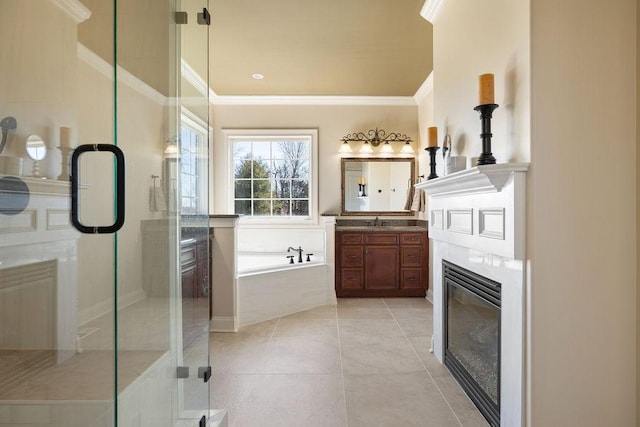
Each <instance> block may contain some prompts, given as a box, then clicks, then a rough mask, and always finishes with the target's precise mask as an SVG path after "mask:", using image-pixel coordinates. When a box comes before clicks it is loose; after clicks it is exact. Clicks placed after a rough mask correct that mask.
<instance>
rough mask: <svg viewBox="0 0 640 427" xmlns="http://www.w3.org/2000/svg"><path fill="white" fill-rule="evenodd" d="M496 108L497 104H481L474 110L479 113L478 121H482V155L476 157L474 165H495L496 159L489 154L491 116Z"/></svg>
mask: <svg viewBox="0 0 640 427" xmlns="http://www.w3.org/2000/svg"><path fill="white" fill-rule="evenodd" d="M496 108H498V104H483V105H478V106H477V107H475V108H474V110H476V111H477V112H479V113H480V120H481V121H482V133H481V134H480V138H482V154H480V157H478V160H477V161H476V165H495V164H496V158H495V157H493V153H491V137H492V136H493V134H492V133H491V115H492V113H493V111H494V110H495V109H496Z"/></svg>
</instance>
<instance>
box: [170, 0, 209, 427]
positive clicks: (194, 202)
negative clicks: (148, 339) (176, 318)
mask: <svg viewBox="0 0 640 427" xmlns="http://www.w3.org/2000/svg"><path fill="white" fill-rule="evenodd" d="M178 10H179V11H180V12H182V13H183V14H185V15H186V17H187V22H188V23H187V24H183V25H178V26H177V30H178V37H179V40H180V42H179V58H180V61H179V63H180V70H179V77H180V78H179V80H178V81H179V92H180V97H179V103H178V104H179V106H180V111H179V112H178V113H179V114H178V132H177V142H178V146H179V149H178V156H177V171H176V172H177V173H176V176H177V178H178V185H177V188H178V190H179V191H178V192H179V198H178V201H179V205H178V207H177V209H176V210H177V211H178V212H179V214H180V224H181V228H180V243H181V244H180V247H181V256H180V266H181V271H180V279H181V280H180V296H181V304H180V310H181V315H180V318H181V321H182V327H181V329H180V331H179V332H180V333H181V335H182V338H181V343H182V352H181V353H180V354H179V356H178V364H179V366H184V367H186V368H187V369H188V371H189V376H188V378H184V379H183V380H182V381H181V383H180V388H179V400H178V402H179V405H180V406H181V414H182V418H184V419H188V418H200V417H201V416H202V415H203V414H205V413H208V408H209V384H210V382H209V377H210V375H211V369H210V368H209V332H208V331H209V313H210V309H209V308H210V303H209V301H210V300H209V298H210V297H209V295H210V286H209V283H210V280H209V265H210V264H209V258H210V257H209V249H210V238H209V227H208V222H209V217H208V205H209V200H208V194H209V191H208V188H209V185H208V183H209V173H208V172H209V139H210V132H209V108H208V106H209V102H208V95H209V94H208V88H209V84H208V63H209V55H208V40H209V22H210V17H209V15H208V1H203V0H182V1H180V2H178Z"/></svg>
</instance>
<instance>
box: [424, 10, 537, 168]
mask: <svg viewBox="0 0 640 427" xmlns="http://www.w3.org/2000/svg"><path fill="white" fill-rule="evenodd" d="M528 14H529V2H528V1H500V0H491V1H482V2H479V1H473V0H460V1H445V2H443V4H442V6H441V7H440V10H439V11H438V14H437V16H436V19H435V22H434V36H433V38H434V43H433V45H434V50H433V61H434V67H433V80H434V103H435V107H434V121H433V124H432V125H430V126H437V127H438V133H439V139H440V141H439V145H441V143H442V139H443V138H444V135H445V134H446V132H448V133H449V135H451V139H452V142H453V153H454V154H455V155H465V156H467V159H468V161H469V160H470V159H471V158H472V157H477V156H479V155H480V153H481V152H482V146H481V141H480V136H479V135H480V131H481V128H480V119H479V115H478V113H477V112H476V111H474V110H473V108H474V107H475V106H476V105H478V76H479V75H480V74H484V73H493V74H494V75H495V102H496V104H499V105H500V107H499V108H498V109H497V110H496V111H495V112H494V113H493V117H494V119H493V122H492V131H493V140H492V142H493V143H492V150H493V154H494V156H495V157H496V159H497V161H498V162H500V163H504V162H514V161H515V162H518V161H528V160H529V141H530V137H529V102H528V101H529V96H530V95H529V78H530V77H529V15H528ZM436 27H437V28H436Z"/></svg>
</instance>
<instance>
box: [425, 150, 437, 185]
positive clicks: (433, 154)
mask: <svg viewBox="0 0 640 427" xmlns="http://www.w3.org/2000/svg"><path fill="white" fill-rule="evenodd" d="M439 149H440V147H427V148H425V150H427V151H428V152H429V159H430V160H431V161H430V162H429V167H430V168H431V173H430V174H429V176H428V177H427V179H434V178H437V177H438V175H437V174H436V151H438V150H439Z"/></svg>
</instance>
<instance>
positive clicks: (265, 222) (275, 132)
mask: <svg viewBox="0 0 640 427" xmlns="http://www.w3.org/2000/svg"><path fill="white" fill-rule="evenodd" d="M221 132H222V138H223V143H224V144H225V146H226V148H227V179H228V180H229V183H230V185H228V186H227V188H228V189H229V190H228V191H229V193H228V194H227V203H228V205H227V206H228V210H229V211H230V212H232V211H233V210H234V197H233V195H234V194H233V188H234V187H233V140H234V139H237V138H244V137H268V138H277V137H279V136H282V137H287V138H294V137H301V138H305V139H310V140H311V149H310V151H309V156H310V158H309V166H310V167H311V177H310V180H309V216H308V217H304V218H296V217H284V218H283V217H251V216H241V217H240V218H239V220H238V224H239V225H243V226H268V227H278V226H284V227H288V226H298V227H299V226H309V225H318V224H319V223H318V218H319V212H318V211H319V205H318V198H319V197H318V193H319V191H318V189H319V182H318V168H319V162H318V129H312V128H307V129H297V128H284V129H222V130H221Z"/></svg>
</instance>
